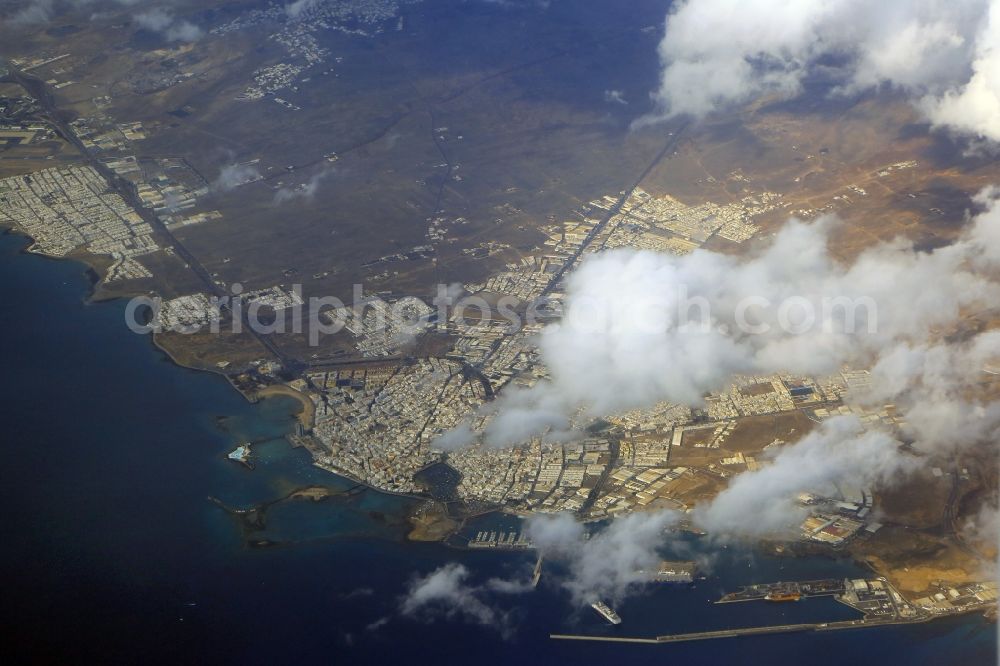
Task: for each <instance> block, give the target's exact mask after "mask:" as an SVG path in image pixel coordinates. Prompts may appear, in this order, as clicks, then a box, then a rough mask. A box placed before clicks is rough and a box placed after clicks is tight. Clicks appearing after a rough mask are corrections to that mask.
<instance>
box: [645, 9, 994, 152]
mask: <svg viewBox="0 0 1000 666" xmlns="http://www.w3.org/2000/svg"><path fill="white" fill-rule="evenodd" d="M659 52H660V59H661V61H662V62H663V71H662V76H661V82H660V87H659V89H658V91H657V92H656V93H655V95H654V98H655V100H656V102H657V104H658V107H659V112H658V114H659V116H660V117H669V116H674V115H681V114H691V115H694V116H702V115H705V114H707V113H709V112H711V111H713V110H716V109H718V108H720V107H725V106H728V105H731V104H739V103H742V102H746V101H748V100H750V99H753V98H756V97H758V96H760V95H762V94H767V93H778V94H781V95H795V94H798V93H799V92H801V90H802V84H803V81H804V80H805V78H806V76H807V75H808V74H810V73H811V72H812V71H815V70H816V69H817V68H818V67H819V66H820V65H822V66H823V67H824V68H825V69H826V71H828V72H829V71H831V63H836V64H835V65H834V66H833V71H834V72H835V73H836V75H837V76H838V77H839V79H840V81H841V85H840V90H841V91H845V92H854V91H858V90H862V89H868V88H872V87H877V86H881V85H890V86H894V87H896V88H898V89H901V90H903V91H905V92H906V93H907V94H909V95H910V96H911V98H912V99H913V100H914V102H915V103H916V104H917V105H918V106H919V107H920V108H921V109H923V111H924V112H925V114H926V115H927V117H928V119H929V120H930V121H931V122H933V123H934V124H937V125H943V126H947V127H949V128H952V129H954V130H957V131H960V132H963V133H967V134H972V135H976V136H979V137H983V138H986V139H990V140H993V141H1000V0H885V1H883V2H869V1H867V0H796V1H795V2H788V1H786V0H750V1H748V2H737V1H735V0H699V1H698V2H694V1H692V0H686V1H685V2H682V3H680V4H678V5H677V6H676V7H675V8H674V9H673V10H672V11H671V12H670V14H669V15H668V16H667V21H666V31H665V34H664V37H663V40H662V41H661V43H660V47H659Z"/></svg>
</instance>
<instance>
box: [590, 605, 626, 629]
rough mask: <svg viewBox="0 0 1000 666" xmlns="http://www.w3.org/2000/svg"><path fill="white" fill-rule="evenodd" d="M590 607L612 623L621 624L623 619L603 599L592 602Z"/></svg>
mask: <svg viewBox="0 0 1000 666" xmlns="http://www.w3.org/2000/svg"><path fill="white" fill-rule="evenodd" d="M590 607H591V608H593V609H594V610H595V611H597V612H598V613H599V614H600V616H601V617H603V618H604V619H605V620H607V621H608V622H610V623H611V624H621V623H622V619H621V618H620V617H618V613H616V612H615V609H613V608H612V607H611V606H609V605H607V604H606V603H604V602H603V601H595V602H594V603H592V604H590Z"/></svg>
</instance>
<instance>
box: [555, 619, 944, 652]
mask: <svg viewBox="0 0 1000 666" xmlns="http://www.w3.org/2000/svg"><path fill="white" fill-rule="evenodd" d="M930 619H932V618H930V617H921V618H917V619H912V620H845V621H842V622H818V623H805V624H775V625H769V626H764V627H742V628H738V629H720V630H716V631H696V632H692V633H687V634H666V635H664V636H657V637H655V638H627V637H622V636H583V635H577V634H549V638H552V639H555V640H570V641H604V642H609V643H646V644H655V645H659V644H662V643H684V642H688V641H704V640H712V639H716V638H738V637H739V636H758V635H764V634H790V633H796V632H802V631H836V630H843V629H864V628H867V627H884V626H887V625H892V624H916V623H920V622H927V621H928V620H930Z"/></svg>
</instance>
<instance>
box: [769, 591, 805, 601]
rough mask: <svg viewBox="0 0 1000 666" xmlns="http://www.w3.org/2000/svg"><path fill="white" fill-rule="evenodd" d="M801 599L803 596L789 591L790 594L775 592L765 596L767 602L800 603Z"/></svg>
mask: <svg viewBox="0 0 1000 666" xmlns="http://www.w3.org/2000/svg"><path fill="white" fill-rule="evenodd" d="M801 598H802V595H801V594H800V593H799V592H796V591H788V592H778V591H774V592H768V593H767V594H766V595H765V596H764V599H765V600H766V601H798V600H799V599H801Z"/></svg>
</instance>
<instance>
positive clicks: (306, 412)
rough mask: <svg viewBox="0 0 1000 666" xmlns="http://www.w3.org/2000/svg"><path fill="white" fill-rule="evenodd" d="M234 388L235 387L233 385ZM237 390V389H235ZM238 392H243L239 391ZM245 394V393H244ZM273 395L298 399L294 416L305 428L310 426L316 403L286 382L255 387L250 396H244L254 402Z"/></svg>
mask: <svg viewBox="0 0 1000 666" xmlns="http://www.w3.org/2000/svg"><path fill="white" fill-rule="evenodd" d="M234 388H235V387H234ZM237 390H239V389H237ZM240 393H243V392H242V391H240ZM244 395H246V394H244ZM273 396H285V397H287V398H293V399H294V400H296V401H298V403H299V405H300V406H301V409H300V410H299V412H298V413H297V414H296V418H297V419H298V420H299V423H300V424H301V425H302V427H303V428H305V429H306V430H308V429H310V428H312V425H313V419H314V417H315V415H316V405H314V404H313V402H312V400H310V399H309V397H308V396H307V395H306V394H304V393H302V392H301V391H298V390H296V389H294V388H292V387H291V386H289V385H288V384H271V385H270V386H265V387H264V388H261V389H257V391H256V392H255V393H254V394H253V396H252V397H250V396H246V397H247V399H248V400H250V401H251V402H256V401H257V400H262V399H264V398H270V397H273Z"/></svg>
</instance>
